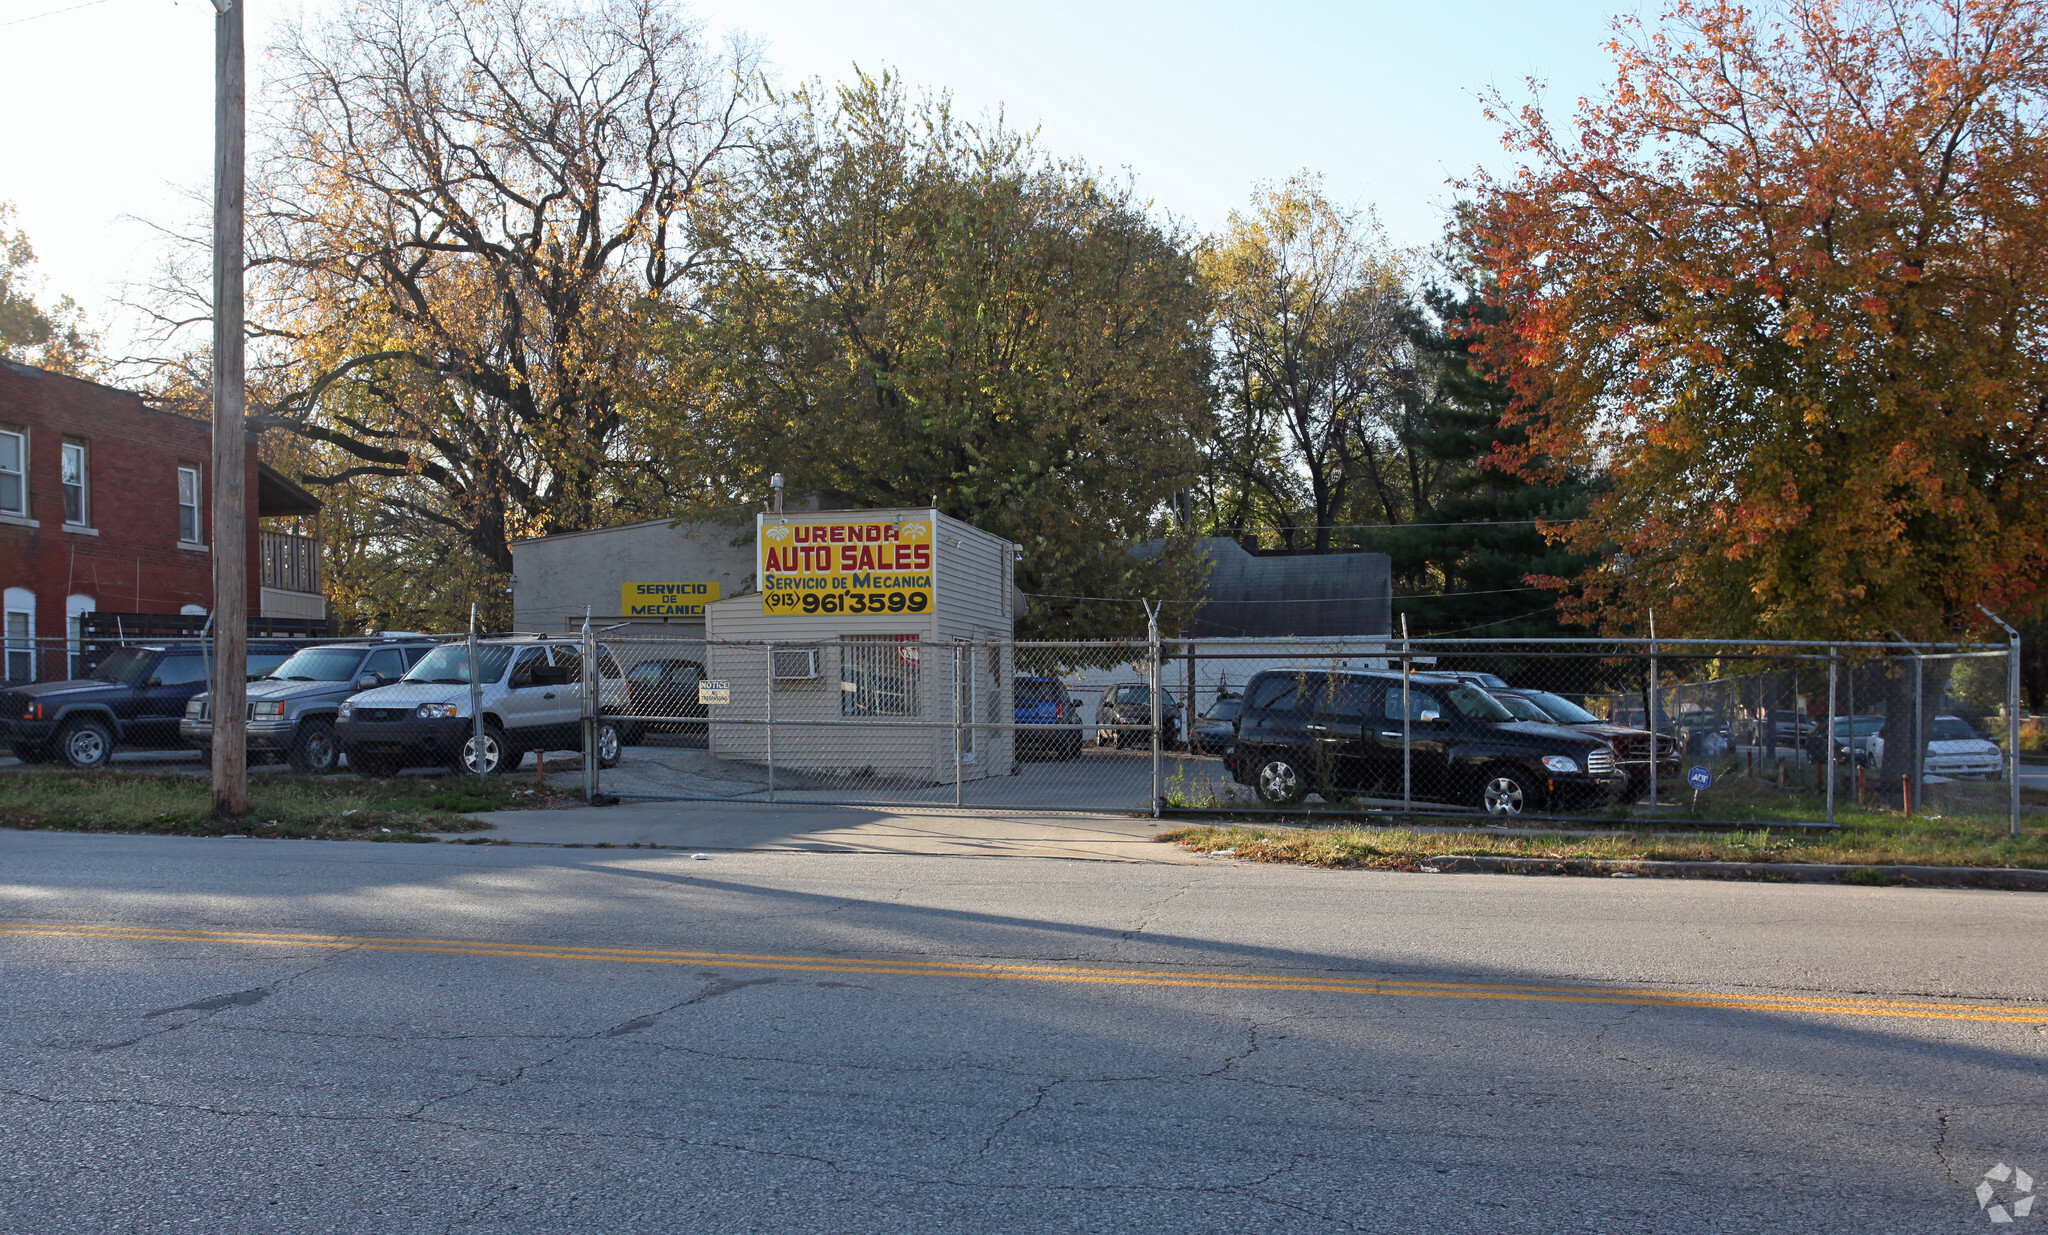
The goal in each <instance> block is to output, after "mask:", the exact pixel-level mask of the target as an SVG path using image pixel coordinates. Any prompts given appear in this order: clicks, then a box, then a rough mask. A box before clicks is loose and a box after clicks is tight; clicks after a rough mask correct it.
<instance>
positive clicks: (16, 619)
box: [0, 587, 36, 682]
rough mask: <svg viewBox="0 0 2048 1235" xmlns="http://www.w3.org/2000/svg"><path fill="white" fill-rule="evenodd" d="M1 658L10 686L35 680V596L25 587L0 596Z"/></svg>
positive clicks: (13, 589) (13, 588) (10, 590)
mask: <svg viewBox="0 0 2048 1235" xmlns="http://www.w3.org/2000/svg"><path fill="white" fill-rule="evenodd" d="M0 636H4V638H0V648H4V651H0V656H4V657H5V660H6V677H7V680H8V681H10V682H33V681H35V680H36V594H35V593H34V592H31V591H29V590H28V589H27V588H25V587H11V588H8V589H7V591H6V592H4V593H0Z"/></svg>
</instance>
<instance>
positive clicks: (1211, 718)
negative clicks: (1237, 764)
mask: <svg viewBox="0 0 2048 1235" xmlns="http://www.w3.org/2000/svg"><path fill="white" fill-rule="evenodd" d="M1243 707H1244V696H1243V695H1228V694H1225V695H1218V696H1216V702H1214V703H1212V704H1210V705H1209V710H1208V711H1206V712H1203V713H1202V715H1201V717H1200V718H1199V719H1197V720H1196V721H1195V723H1194V724H1193V725H1192V726H1191V727H1190V728H1189V730H1188V750H1189V752H1190V753H1192V754H1197V755H1220V754H1222V753H1223V752H1224V751H1227V750H1229V749H1230V747H1231V744H1232V743H1233V742H1235V741H1237V714H1238V711H1239V710H1240V709H1242V708H1243Z"/></svg>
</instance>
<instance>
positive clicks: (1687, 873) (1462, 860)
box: [1421, 856, 2048, 892]
mask: <svg viewBox="0 0 2048 1235" xmlns="http://www.w3.org/2000/svg"><path fill="white" fill-rule="evenodd" d="M1421 869H1422V870H1423V871H1424V872H1426V873H1430V874H1444V875H1580V876H1606V877H1609V878H1612V877H1613V876H1616V875H1638V876H1641V877H1643V878H1647V879H1741V880H1762V881H1768V882H1774V883H1841V882H1844V879H1845V877H1846V876H1847V875H1848V874H1849V873H1850V872H1851V871H1873V872H1875V873H1876V874H1878V875H1881V876H1883V877H1884V879H1885V881H1886V882H1887V883H1896V884H1905V885H1909V886H1914V887H1935V888H2003V889H2007V890H2012V891H2025V892H2048V870H2016V869H2011V868H2006V867H1985V866H1835V865H1828V864H1823V863H1818V862H1651V861H1615V860H1609V859H1604V858H1497V857H1477V856H1446V857H1441V858H1430V859H1427V860H1426V861H1425V862H1424V863H1423V865H1422V868H1421ZM1866 877H1867V876H1866Z"/></svg>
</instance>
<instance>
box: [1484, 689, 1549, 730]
mask: <svg viewBox="0 0 2048 1235" xmlns="http://www.w3.org/2000/svg"><path fill="white" fill-rule="evenodd" d="M1497 698H1498V699H1499V701H1500V705H1501V706H1502V707H1504V708H1506V709H1507V710H1508V711H1510V712H1513V713H1514V714H1515V719H1516V720H1540V721H1542V722H1543V723H1544V724H1546V725H1549V724H1555V723H1556V722H1555V721H1553V720H1552V719H1551V718H1550V713H1548V712H1546V711H1544V710H1543V709H1542V708H1539V707H1537V706H1536V705H1535V704H1533V703H1531V702H1529V701H1528V700H1527V699H1524V698H1522V697H1521V696H1519V695H1500V696H1497Z"/></svg>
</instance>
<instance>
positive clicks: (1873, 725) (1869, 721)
mask: <svg viewBox="0 0 2048 1235" xmlns="http://www.w3.org/2000/svg"><path fill="white" fill-rule="evenodd" d="M1852 726H1853V728H1852ZM1883 730H1884V717H1882V716H1837V717H1836V718H1835V736H1836V737H1838V738H1846V737H1848V736H1849V735H1850V734H1852V733H1853V734H1855V735H1856V736H1857V737H1859V738H1867V737H1869V736H1870V735H1871V734H1873V733H1881V732H1883Z"/></svg>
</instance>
